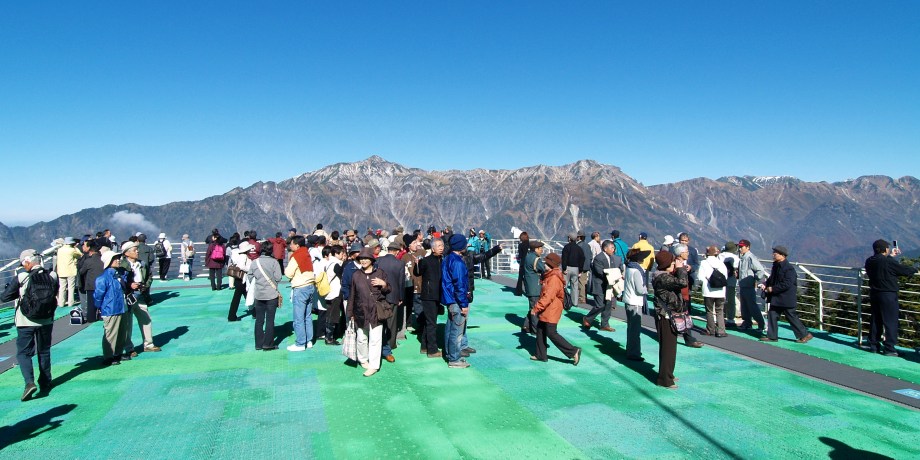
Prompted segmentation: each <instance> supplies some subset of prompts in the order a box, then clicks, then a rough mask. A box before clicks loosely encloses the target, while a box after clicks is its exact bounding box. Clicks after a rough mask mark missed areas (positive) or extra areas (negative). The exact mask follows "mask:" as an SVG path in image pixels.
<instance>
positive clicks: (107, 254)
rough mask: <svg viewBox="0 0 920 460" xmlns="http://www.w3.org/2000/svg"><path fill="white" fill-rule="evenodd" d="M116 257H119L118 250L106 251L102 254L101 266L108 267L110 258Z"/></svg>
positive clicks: (110, 261)
mask: <svg viewBox="0 0 920 460" xmlns="http://www.w3.org/2000/svg"><path fill="white" fill-rule="evenodd" d="M116 257H121V253H120V252H115V251H106V252H104V253H103V254H102V267H103V268H109V265H111V264H112V259H114V258H116Z"/></svg>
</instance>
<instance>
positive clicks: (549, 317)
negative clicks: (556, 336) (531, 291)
mask: <svg viewBox="0 0 920 460" xmlns="http://www.w3.org/2000/svg"><path fill="white" fill-rule="evenodd" d="M540 284H542V285H543V289H541V290H540V300H538V301H537V304H536V305H534V307H533V310H531V311H530V312H531V313H532V314H534V315H540V321H543V322H544V323H550V324H559V318H561V317H562V307H563V305H562V302H563V299H564V298H565V282H564V281H563V279H562V272H561V271H559V267H556V268H554V269H552V270H550V271H548V272H546V273H544V274H543V279H542V280H540Z"/></svg>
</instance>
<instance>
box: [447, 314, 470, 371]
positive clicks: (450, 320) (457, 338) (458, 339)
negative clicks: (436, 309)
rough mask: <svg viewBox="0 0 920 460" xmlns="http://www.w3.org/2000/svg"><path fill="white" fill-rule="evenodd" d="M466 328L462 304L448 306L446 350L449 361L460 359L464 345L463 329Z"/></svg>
mask: <svg viewBox="0 0 920 460" xmlns="http://www.w3.org/2000/svg"><path fill="white" fill-rule="evenodd" d="M465 328H466V316H463V315H462V314H461V313H460V305H458V304H455V303H452V304H450V305H448V306H447V324H445V325H444V342H445V344H444V345H445V346H444V350H445V351H447V361H448V362H451V363H453V362H456V361H460V350H462V349H463V348H462V345H463V343H462V342H463V329H465Z"/></svg>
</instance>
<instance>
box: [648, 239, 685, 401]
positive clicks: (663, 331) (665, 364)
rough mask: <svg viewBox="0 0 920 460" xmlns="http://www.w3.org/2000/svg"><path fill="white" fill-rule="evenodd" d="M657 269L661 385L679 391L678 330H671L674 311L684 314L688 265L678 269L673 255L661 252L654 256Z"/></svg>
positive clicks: (656, 309)
mask: <svg viewBox="0 0 920 460" xmlns="http://www.w3.org/2000/svg"><path fill="white" fill-rule="evenodd" d="M655 263H656V264H657V265H658V271H656V272H655V273H654V274H653V275H652V287H653V288H654V289H655V328H656V329H657V330H658V344H659V346H658V381H657V384H658V386H662V387H665V388H668V389H670V390H676V389H677V384H676V383H675V382H676V381H677V378H676V377H674V366H675V364H676V361H677V333H676V332H674V330H673V329H671V321H670V317H671V314H672V313H682V312H684V311H685V309H684V301H683V300H682V299H681V297H680V291H681V289H684V288H686V287H687V267H686V266H682V267H680V268H677V266H676V265H675V263H674V255H673V254H671V253H670V252H667V251H658V254H656V255H655Z"/></svg>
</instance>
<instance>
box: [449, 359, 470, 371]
mask: <svg viewBox="0 0 920 460" xmlns="http://www.w3.org/2000/svg"><path fill="white" fill-rule="evenodd" d="M447 367H449V368H451V369H465V368H467V367H470V363H468V362H466V361H464V360H462V359H461V360H460V361H454V362H450V363H447Z"/></svg>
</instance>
